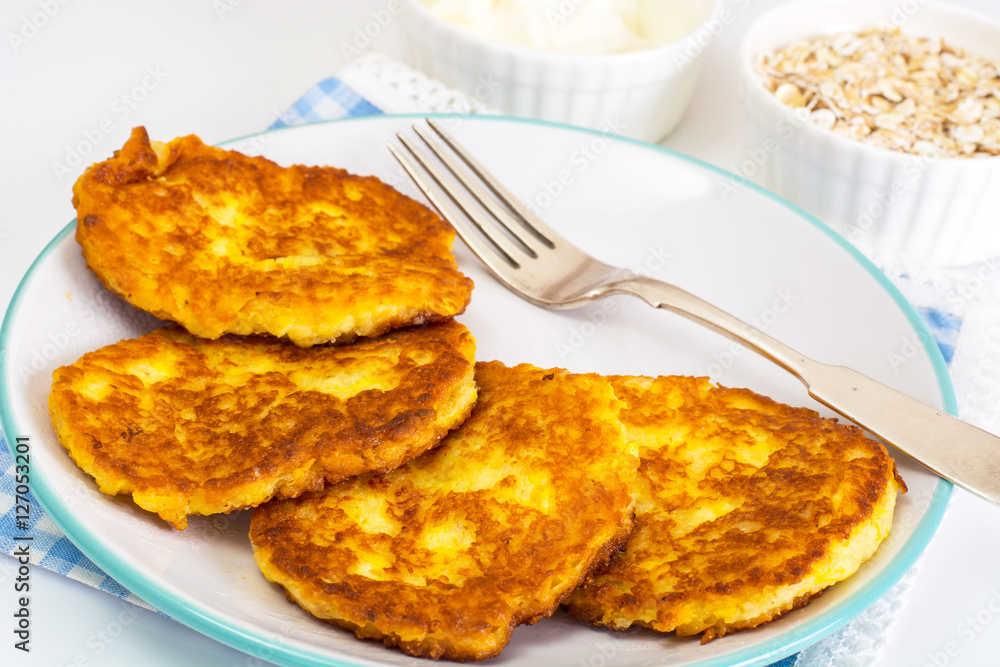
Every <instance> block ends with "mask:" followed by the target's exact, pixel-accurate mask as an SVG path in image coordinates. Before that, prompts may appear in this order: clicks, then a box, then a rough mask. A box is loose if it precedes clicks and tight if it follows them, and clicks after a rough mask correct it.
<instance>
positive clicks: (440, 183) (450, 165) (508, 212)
mask: <svg viewBox="0 0 1000 667" xmlns="http://www.w3.org/2000/svg"><path fill="white" fill-rule="evenodd" d="M427 124H428V125H429V126H430V127H431V129H433V130H434V132H435V133H436V134H437V135H438V136H439V137H440V138H441V139H442V140H444V142H445V144H447V146H448V148H450V149H451V150H450V151H449V150H448V149H446V148H445V147H444V146H443V145H442V144H441V143H440V142H438V141H437V140H436V139H435V138H434V137H433V136H431V134H430V133H429V132H428V131H427V130H426V129H424V128H423V127H422V126H421V125H414V126H413V129H414V131H415V132H416V133H417V135H418V136H419V137H420V138H421V140H423V142H424V144H425V145H426V146H427V148H429V149H430V151H431V153H433V154H434V156H435V157H436V158H437V162H435V161H433V160H432V159H431V158H430V157H429V156H428V155H427V154H426V153H425V152H424V151H422V150H421V149H420V147H419V146H417V144H416V142H414V141H413V140H412V139H411V138H410V137H409V136H407V135H406V134H404V133H402V132H400V133H398V134H397V135H396V136H397V137H398V139H399V141H400V142H401V143H402V145H403V146H404V147H405V148H406V150H407V151H408V152H409V155H407V154H406V153H404V152H402V151H400V150H399V149H398V148H397V147H396V146H395V145H393V144H392V143H391V142H390V143H389V150H390V151H391V152H392V154H393V155H394V156H395V157H396V159H397V160H399V162H400V164H402V166H403V168H404V169H405V170H406V171H407V173H408V174H409V175H410V177H411V178H412V179H413V180H414V182H416V184H417V186H418V187H419V188H420V189H421V190H422V191H423V192H424V194H425V195H426V196H427V198H428V200H430V202H431V203H432V204H433V205H434V207H435V208H437V209H438V211H439V212H440V213H441V215H442V216H443V217H444V218H445V220H447V221H448V222H450V223H451V224H452V226H454V227H455V230H456V231H457V232H458V234H459V235H460V236H461V237H462V240H463V241H465V243H466V244H467V245H468V246H469V247H470V248H471V249H472V251H473V252H474V253H475V254H476V255H477V256H479V258H480V259H481V260H482V261H484V262H486V263H487V264H488V265H489V266H491V267H492V266H493V264H492V263H491V261H490V259H491V257H495V252H493V250H494V249H495V250H496V251H497V252H499V253H500V255H501V256H502V257H503V258H504V259H505V260H506V261H507V262H508V263H509V264H510V265H511V266H513V267H515V268H519V267H520V266H521V264H522V263H523V261H524V260H525V259H526V258H531V259H536V258H538V253H539V251H540V250H543V249H545V248H554V247H555V242H554V239H557V238H558V237H557V236H556V234H555V233H554V232H553V231H552V230H551V229H550V228H549V227H548V226H547V225H545V223H544V222H542V221H541V220H539V219H538V218H537V217H536V216H535V215H533V214H532V213H531V211H530V210H528V208H527V207H526V206H525V205H524V204H523V203H522V202H520V201H519V200H518V199H517V198H516V197H514V196H513V195H512V194H511V193H510V192H509V191H508V190H507V189H506V188H505V187H504V186H503V185H502V184H501V183H500V182H499V181H498V180H497V179H496V178H495V177H494V176H493V175H492V174H490V173H489V172H488V171H487V170H486V169H485V168H484V167H483V166H482V165H481V164H480V163H479V162H478V161H477V160H476V159H475V158H474V157H472V156H471V155H470V154H469V153H468V151H466V150H465V149H464V148H463V147H462V146H461V145H460V144H458V142H456V141H455V139H454V138H453V137H452V136H451V135H450V134H449V133H448V132H447V131H446V130H445V129H444V128H443V127H441V124H440V123H438V122H437V121H435V120H434V119H431V118H428V119H427ZM455 155H457V156H458V158H460V160H461V162H463V163H464V166H463V165H462V164H460V163H459V161H458V160H456V159H455V157H454V156H455ZM411 156H412V157H411ZM414 160H416V163H415V162H414ZM417 163H419V165H420V166H419V167H418V166H417ZM439 165H440V166H439ZM420 167H422V168H423V169H422V170H421V168H420ZM442 167H443V168H442ZM425 173H426V174H427V175H430V177H431V179H433V181H434V183H436V184H437V188H434V187H432V186H431V183H430V181H429V180H428V179H427V177H426V175H425ZM484 185H485V187H484ZM439 189H440V191H443V192H444V193H445V194H447V195H448V197H447V198H445V197H442V196H440V193H439ZM469 194H471V195H472V198H470V197H469V196H468V195H469ZM473 198H474V200H473ZM449 199H450V201H449ZM456 206H457V209H456ZM469 223H471V225H470V224H469ZM473 227H475V230H478V231H479V233H478V234H477V233H476V231H475V230H474V229H473ZM483 237H485V238H486V239H487V240H488V241H489V243H491V244H492V246H493V248H492V249H491V248H490V247H489V246H488V245H486V244H485V243H484V242H483Z"/></svg>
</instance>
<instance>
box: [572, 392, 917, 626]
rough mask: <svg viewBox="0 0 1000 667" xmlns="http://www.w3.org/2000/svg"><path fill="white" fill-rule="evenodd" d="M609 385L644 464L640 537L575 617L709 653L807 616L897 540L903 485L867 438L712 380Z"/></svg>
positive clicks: (576, 604) (577, 600)
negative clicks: (702, 644) (654, 633)
mask: <svg viewBox="0 0 1000 667" xmlns="http://www.w3.org/2000/svg"><path fill="white" fill-rule="evenodd" d="M611 381H612V385H613V386H614V387H615V393H616V395H617V396H618V397H619V398H621V399H622V400H623V401H625V402H626V404H627V407H626V408H625V409H623V410H622V414H621V419H622V422H623V423H624V424H625V427H626V434H627V435H626V437H627V438H629V439H631V440H632V441H633V442H635V443H636V445H637V446H638V449H639V457H640V460H641V464H640V468H639V476H638V478H637V482H636V485H637V489H638V497H637V500H636V528H635V531H634V532H633V534H632V536H631V537H630V538H629V541H628V544H627V545H626V548H625V550H624V551H623V552H622V553H621V554H619V556H617V557H616V559H615V561H614V562H613V563H612V564H611V565H610V566H609V567H607V568H606V569H604V570H602V571H600V572H599V573H597V574H596V575H595V576H594V578H593V580H592V581H590V582H589V583H587V584H586V585H585V586H583V587H582V588H580V589H579V590H577V591H575V592H574V593H573V595H572V596H571V597H570V598H569V602H568V609H569V612H570V614H571V615H573V616H574V617H576V618H578V619H582V620H586V621H589V622H591V623H594V624H597V625H603V626H607V627H610V628H614V629H618V630H622V629H625V628H627V627H629V626H631V625H633V624H636V625H641V626H646V627H650V628H653V629H655V630H660V631H663V632H669V631H672V630H676V631H677V634H678V635H693V634H697V633H704V634H703V635H702V641H708V640H710V639H712V638H714V637H720V636H722V635H724V634H726V633H727V632H731V631H733V630H738V629H742V628H751V627H754V626H756V625H759V624H760V623H764V622H766V621H769V620H772V619H774V618H776V617H778V616H780V615H782V614H784V613H785V612H787V611H789V610H791V609H794V608H797V607H800V606H802V605H804V604H806V603H807V602H808V601H809V599H810V598H811V597H813V596H815V595H818V594H819V593H820V592H821V591H822V590H823V589H824V588H826V587H828V586H830V585H831V584H833V583H835V582H837V581H840V580H842V579H844V578H846V577H847V576H849V575H851V574H852V573H854V572H855V571H856V570H857V569H858V567H859V566H860V565H861V563H862V562H864V561H865V560H866V559H868V557H869V556H871V555H872V553H873V552H874V551H875V548H876V547H877V546H878V545H879V543H880V542H881V541H882V539H883V538H885V536H886V535H887V534H888V532H889V527H890V524H891V521H892V512H893V507H894V504H895V498H896V493H897V491H898V490H900V488H901V485H902V481H901V480H899V479H898V477H897V476H896V471H895V466H894V463H893V461H892V459H891V458H890V457H889V455H888V454H887V453H886V451H885V449H884V448H883V446H882V445H881V444H879V443H877V442H874V441H872V440H869V439H867V438H866V437H864V434H863V432H862V431H861V430H860V429H858V428H857V427H854V426H846V425H842V424H839V423H837V422H836V421H835V420H830V419H821V418H820V417H818V416H817V415H816V413H814V412H813V411H811V410H806V409H803V408H792V407H789V406H786V405H782V404H780V403H776V402H775V401H772V400H771V399H768V398H765V397H763V396H758V395H756V394H754V393H752V392H750V391H747V390H744V389H728V388H722V387H714V386H712V385H710V383H709V382H708V380H707V379H706V378H685V377H660V378H657V379H651V378H638V377H614V378H611ZM902 488H903V490H905V487H902Z"/></svg>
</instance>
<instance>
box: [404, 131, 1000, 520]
mask: <svg viewBox="0 0 1000 667" xmlns="http://www.w3.org/2000/svg"><path fill="white" fill-rule="evenodd" d="M427 123H428V125H429V127H430V128H432V129H433V130H434V132H435V133H436V134H437V135H438V136H439V137H440V138H441V139H442V140H444V143H445V144H447V146H448V147H449V148H450V149H451V150H450V151H449V150H447V149H446V148H445V147H444V146H442V145H441V143H440V142H439V141H438V140H437V139H435V138H434V137H433V136H432V135H431V133H430V132H428V131H427V130H426V129H424V128H423V126H421V125H414V127H413V129H414V131H415V132H416V133H417V135H418V136H419V137H420V138H421V139H422V141H423V143H424V144H425V145H426V146H427V147H428V148H429V149H430V151H431V152H432V153H433V154H434V155H435V156H436V157H437V160H438V162H439V163H440V164H441V165H443V167H444V168H443V169H442V168H441V167H439V166H438V164H437V163H435V161H433V160H431V159H430V158H429V157H428V155H427V154H426V153H425V152H424V151H423V150H422V149H421V148H420V146H418V145H417V143H416V142H415V141H414V140H413V139H411V138H410V137H409V136H408V135H406V134H405V133H402V132H400V133H398V134H397V137H398V139H399V141H400V143H401V144H402V145H403V147H405V149H406V150H405V152H404V151H403V150H401V149H400V148H399V147H397V146H396V145H395V144H394V143H392V142H391V141H390V142H389V143H388V146H389V150H390V151H391V152H392V154H393V155H394V156H395V157H396V159H397V160H399V162H400V164H402V166H403V168H404V169H405V170H406V172H407V173H408V174H409V175H410V177H411V178H412V179H413V180H414V182H415V183H416V184H417V186H418V187H419V188H420V190H422V191H423V192H424V194H425V195H426V196H427V198H428V199H429V200H430V202H431V203H432V204H433V205H434V207H435V208H437V209H438V211H439V212H440V213H441V215H442V216H443V217H444V218H445V219H446V220H448V221H449V222H450V223H451V224H452V226H454V227H455V230H456V231H457V232H458V235H459V236H460V237H461V238H462V240H463V241H464V242H465V243H466V245H468V246H469V248H470V249H471V250H472V252H473V253H475V255H476V256H477V257H479V259H481V260H482V261H483V263H485V264H486V266H487V267H489V269H490V270H491V271H492V272H493V274H494V275H495V276H496V278H497V279H498V280H499V281H500V282H501V283H503V284H504V285H505V286H506V287H507V288H509V289H510V290H512V291H513V292H514V293H516V294H517V295H519V296H521V297H522V298H524V299H526V300H528V301H530V302H531V303H533V304H535V305H537V306H541V307H543V308H551V309H564V308H579V307H581V306H584V305H586V304H588V303H590V302H593V301H596V300H598V299H602V298H604V297H606V296H610V295H612V294H631V295H633V296H637V297H639V298H640V299H642V300H643V301H645V302H646V303H648V304H649V305H650V306H653V307H654V308H663V309H665V310H669V311H672V312H674V313H677V314H679V315H682V316H684V317H686V318H688V319H690V320H692V321H694V322H697V323H698V324H701V325H704V326H706V327H708V328H710V329H712V330H714V331H716V332H717V333H719V334H722V335H724V336H726V337H728V338H731V339H733V340H735V341H737V342H739V343H740V344H742V345H745V346H747V347H749V348H750V349H752V350H754V351H756V352H757V353H759V354H761V355H762V356H764V357H766V358H767V359H770V360H771V361H773V362H774V363H776V364H777V365H779V366H781V367H782V368H784V369H785V370H787V371H788V372H790V373H791V374H793V375H794V376H796V377H797V378H798V379H799V380H801V381H802V383H803V384H804V385H805V386H806V389H808V391H809V395H810V396H812V397H813V398H814V399H816V400H817V401H819V402H820V403H822V404H823V405H826V406H827V407H829V408H830V409H832V410H834V411H835V412H837V413H839V414H841V415H843V416H844V417H846V418H847V419H850V420H851V421H853V422H855V423H856V424H858V425H859V426H862V427H863V428H865V429H867V430H868V431H869V432H871V433H873V434H875V435H876V436H878V437H879V438H881V439H882V440H884V441H885V442H888V443H890V444H892V445H894V446H895V447H896V448H897V449H899V450H900V451H902V452H905V453H906V454H908V455H909V456H911V457H913V458H914V459H916V460H917V461H919V462H920V463H922V464H923V465H925V466H927V467H928V468H929V469H931V470H932V471H934V472H935V473H937V474H938V475H940V476H942V477H944V478H945V479H948V480H950V481H952V482H954V483H955V484H957V485H959V486H961V487H963V488H965V489H967V490H968V491H970V492H972V493H973V494H975V495H977V496H980V497H982V498H984V499H986V500H988V501H989V502H992V503H994V504H997V505H1000V438H997V437H996V436H994V435H992V434H990V433H988V432H986V431H984V430H982V429H979V428H976V427H975V426H972V425H971V424H967V423H965V422H963V421H961V420H959V419H956V418H955V417H952V416H951V415H948V414H946V413H944V412H941V411H940V410H937V409H935V408H933V407H931V406H928V405H925V404H924V403H922V402H920V401H917V400H916V399H914V398H911V397H909V396H907V395H905V394H903V393H900V392H899V391H896V390H895V389H892V388H890V387H887V386H886V385H884V384H881V383H879V382H876V381H875V380H873V379H871V378H869V377H867V376H865V375H862V374H861V373H859V372H857V371H855V370H852V369H850V368H847V367H845V366H831V365H828V364H824V363H820V362H818V361H815V360H813V359H811V358H809V357H807V356H805V355H803V354H801V353H799V352H797V351H795V350H793V349H792V348H790V347H788V346H787V345H785V344H784V343H781V342H780V341H778V340H776V339H775V338H773V337H771V336H769V335H767V334H765V333H764V332H762V331H759V330H757V329H755V328H754V327H752V326H750V325H749V324H747V323H745V322H743V321H742V320H739V319H738V318H736V317H734V316H732V315H730V314H728V313H726V312H725V311H723V310H720V309H719V308H716V307H715V306H713V305H711V304H709V303H707V302H705V301H703V300H701V299H699V298H698V297H696V296H694V295H692V294H690V293H689V292H686V291H685V290H683V289H681V288H679V287H677V286H675V285H671V284H669V283H665V282H663V281H660V280H656V279H654V278H649V277H644V276H638V275H635V274H633V273H632V272H630V271H627V270H625V269H622V268H619V267H615V266H611V265H608V264H605V263H603V262H601V261H598V260H597V259H594V258H593V257H591V256H590V255H588V254H586V253H584V252H583V251H581V250H580V249H579V248H577V247H575V246H573V245H572V244H570V243H569V242H568V241H567V240H566V239H564V238H563V237H562V236H560V235H559V234H558V233H557V232H556V231H555V230H553V229H552V228H551V227H549V226H548V225H546V224H545V223H544V222H543V221H541V220H539V219H538V217H537V216H535V215H534V214H532V213H531V211H529V210H528V208H527V207H526V206H525V205H524V204H523V203H521V202H520V201H518V200H517V198H516V197H514V196H513V195H512V194H511V193H510V192H508V191H507V189H506V188H505V187H504V186H503V185H502V184H501V183H500V182H499V181H497V179H496V178H494V177H493V176H492V175H491V174H490V173H489V172H487V171H486V169H484V168H483V167H482V165H480V164H479V162H478V161H477V160H476V159H475V158H474V157H472V156H471V155H470V154H469V153H468V151H466V150H465V149H464V148H462V146H461V145H460V144H458V142H456V141H455V139H454V138H453V137H452V136H451V135H450V134H449V133H448V132H446V131H445V130H444V128H443V127H441V124H440V123H438V122H436V121H435V120H434V119H430V118H429V119H427ZM455 156H457V159H456V157H455ZM428 176H429V178H428ZM432 180H433V182H434V183H436V185H437V187H435V186H434V184H432V182H431V181H432ZM440 192H444V193H445V194H446V195H447V196H446V197H444V196H441V194H440ZM470 194H471V197H472V198H470ZM476 202H478V204H479V205H478V206H477V204H476Z"/></svg>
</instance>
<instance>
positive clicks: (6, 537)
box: [0, 437, 155, 611]
mask: <svg viewBox="0 0 1000 667" xmlns="http://www.w3.org/2000/svg"><path fill="white" fill-rule="evenodd" d="M0 445H2V447H0V468H2V469H3V473H2V474H0V512H3V514H0V550H2V551H3V552H4V553H5V554H8V555H11V556H13V555H14V554H15V553H16V551H17V549H18V547H19V546H22V547H23V545H25V544H27V545H28V547H29V548H28V552H29V554H30V559H31V563H32V565H39V566H41V567H44V568H45V569H47V570H52V571H53V572H58V573H59V574H64V575H66V576H68V577H70V578H71V579H76V580H77V581H81V582H83V583H85V584H88V585H90V586H93V587H94V588H99V589H101V590H102V591H106V592H108V593H111V594H112V595H116V596H118V597H120V598H122V599H123V600H128V601H129V602H132V603H134V604H137V605H139V606H142V607H145V608H146V609H153V608H152V607H151V606H149V605H148V604H146V603H145V602H144V601H142V600H141V599H139V598H138V597H136V596H135V595H134V594H132V592H130V591H129V590H127V589H126V588H125V587H123V586H122V585H121V584H119V583H118V582H117V581H115V580H114V579H112V578H111V577H109V576H108V575H107V574H105V573H104V572H103V571H102V570H101V569H100V568H99V567H97V566H96V565H94V563H93V562H92V561H91V560H90V559H89V558H87V557H86V556H84V555H83V554H82V553H81V552H80V550H79V549H77V548H76V546H75V545H74V544H73V543H72V542H70V541H69V539H67V538H66V536H65V535H63V534H62V531H60V530H59V528H58V527H56V525H55V523H53V522H52V519H51V518H50V517H49V516H48V515H47V514H45V511H44V510H42V506H41V505H39V504H38V502H37V501H36V500H35V498H34V496H30V494H29V496H30V497H29V498H28V503H27V506H28V510H29V516H28V517H27V519H25V517H24V509H23V507H24V505H25V502H24V501H23V500H22V501H21V509H20V512H18V511H17V508H16V503H17V495H16V489H17V484H16V480H17V477H16V476H15V468H14V461H13V458H12V456H11V452H10V449H9V448H8V446H7V441H6V440H5V439H3V438H2V437H0ZM25 537H30V538H31V540H30V541H25V540H24V539H23V538H25ZM17 538H22V539H17ZM154 611H155V610H154Z"/></svg>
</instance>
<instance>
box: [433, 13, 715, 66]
mask: <svg viewBox="0 0 1000 667" xmlns="http://www.w3.org/2000/svg"><path fill="white" fill-rule="evenodd" d="M421 2H422V3H423V5H424V6H425V7H427V8H428V9H429V10H430V11H431V12H433V13H434V14H436V15H437V16H439V17H441V18H442V19H444V20H445V21H448V22H449V23H451V24H453V25H456V26H458V27H460V28H463V29H465V30H468V31H470V32H472V33H473V34H475V35H478V36H480V37H483V38H485V39H489V40H493V41H496V42H501V43H504V44H510V45H515V46H522V47H527V48H532V49H538V50H541V51H552V52H555V53H575V54H608V53H625V52H628V51H640V50H643V49H650V48H655V47H657V46H662V45H664V44H669V43H670V42H674V41H677V40H679V39H681V38H682V37H684V36H686V35H688V34H690V33H691V32H692V31H694V30H695V28H697V27H698V26H699V25H700V24H701V22H702V20H703V18H704V16H703V13H702V11H701V10H700V8H699V7H698V6H697V5H696V4H695V3H694V2H692V1H691V0H421Z"/></svg>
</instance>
